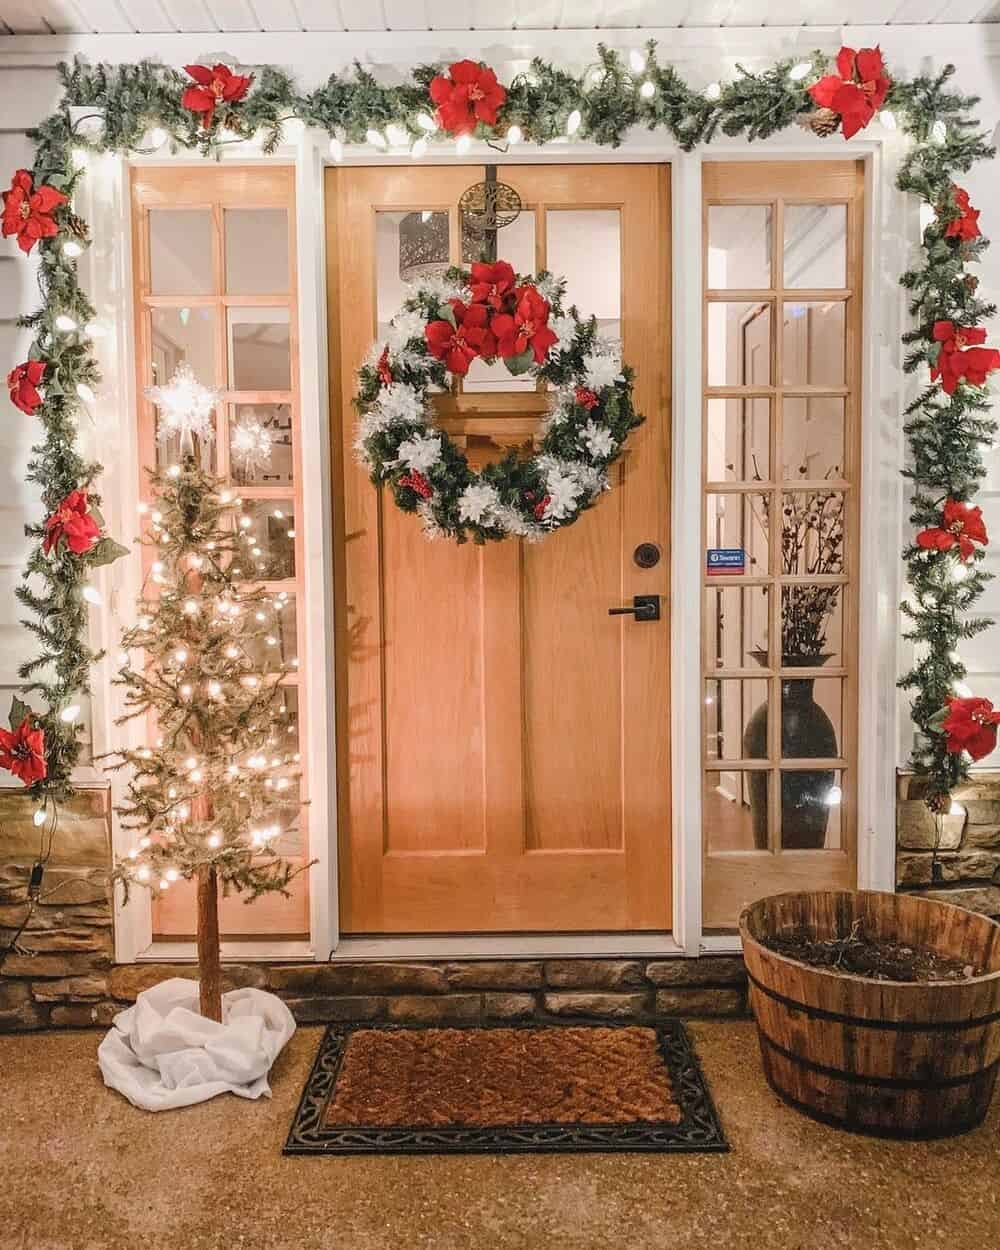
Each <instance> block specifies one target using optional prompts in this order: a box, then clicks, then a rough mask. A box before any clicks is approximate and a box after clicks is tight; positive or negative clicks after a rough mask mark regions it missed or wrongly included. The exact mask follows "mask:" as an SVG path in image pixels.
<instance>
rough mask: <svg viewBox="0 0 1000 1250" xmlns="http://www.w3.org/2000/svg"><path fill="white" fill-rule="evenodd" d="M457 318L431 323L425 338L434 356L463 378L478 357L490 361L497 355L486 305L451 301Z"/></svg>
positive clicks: (457, 300) (425, 328) (426, 327)
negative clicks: (452, 321)
mask: <svg viewBox="0 0 1000 1250" xmlns="http://www.w3.org/2000/svg"><path fill="white" fill-rule="evenodd" d="M449 303H450V304H451V309H452V312H453V313H454V315H455V324H454V325H452V324H451V322H450V321H443V320H442V321H431V322H429V323H428V324H427V325H426V326H425V327H424V337H425V338H426V339H427V346H428V347H429V348H430V352H431V355H432V356H436V357H437V359H438V360H443V361H444V363H445V367H446V368H447V369H449V370H450V371H451V372H452V373H457V374H460V375H464V374H466V373H468V371H469V365H470V364H472V362H473V361H474V360H475V358H476V357H477V356H483V357H485V358H486V359H487V360H489V359H491V358H492V357H493V356H495V355H496V351H497V348H496V340H495V338H494V337H493V333H492V331H491V330H490V326H489V310H488V309H487V308H486V306H485V304H463V303H462V301H461V300H460V299H453V300H449Z"/></svg>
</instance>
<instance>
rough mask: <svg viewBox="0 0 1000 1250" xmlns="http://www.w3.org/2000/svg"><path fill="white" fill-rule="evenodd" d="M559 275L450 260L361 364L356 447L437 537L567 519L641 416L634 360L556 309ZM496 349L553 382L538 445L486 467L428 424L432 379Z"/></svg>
mask: <svg viewBox="0 0 1000 1250" xmlns="http://www.w3.org/2000/svg"><path fill="white" fill-rule="evenodd" d="M564 291H565V282H564V281H563V280H562V279H559V278H554V277H553V276H552V275H551V274H548V273H541V274H538V275H537V276H535V277H530V278H526V277H522V276H520V275H518V274H516V273H515V272H514V269H513V267H512V266H511V265H510V264H509V263H508V262H507V261H505V260H498V261H495V262H494V263H492V264H487V263H476V264H473V266H472V268H471V271H466V270H463V269H458V268H454V269H449V270H448V272H447V273H446V274H445V276H444V277H443V278H440V279H437V278H432V279H427V280H425V281H423V282H420V283H416V284H414V285H413V287H411V290H410V294H409V295H408V296H407V298H406V299H405V301H404V303H403V306H402V308H401V309H400V311H399V312H398V313H396V315H395V316H394V317H393V318H392V320H391V322H390V325H389V332H388V334H387V335H386V337H385V340H384V341H380V342H377V343H376V344H375V345H374V347H373V348H372V350H371V352H370V353H369V356H368V359H367V361H366V362H365V363H364V364H363V365H362V367H361V369H360V371H359V373H358V384H359V386H358V394H357V397H356V400H355V402H356V405H357V408H358V411H359V412H360V414H361V416H360V421H359V425H358V440H357V450H358V455H359V457H360V459H361V460H362V462H363V463H364V464H365V465H366V466H367V467H368V468H369V469H370V471H371V476H372V481H373V482H375V483H376V484H377V485H379V484H382V483H388V484H389V486H390V487H391V488H392V493H393V495H394V497H395V499H396V503H397V504H398V505H399V507H400V508H402V509H403V510H404V511H405V512H414V511H415V512H417V513H419V515H420V517H421V519H422V521H423V524H424V529H425V530H426V532H427V533H428V535H429V536H431V537H439V536H444V535H447V536H449V537H452V538H455V539H457V541H458V542H465V541H466V540H467V539H468V538H472V540H473V541H474V542H477V543H483V542H487V541H489V540H492V539H502V538H507V537H508V536H509V535H514V536H516V537H518V538H526V539H528V540H537V539H539V538H542V537H543V536H544V535H545V534H548V533H550V532H551V531H552V530H555V529H559V528H561V527H562V526H564V525H571V524H572V523H573V522H574V521H575V520H576V519H577V517H578V516H579V515H580V513H581V512H583V511H584V510H585V509H587V508H589V507H590V506H591V505H592V504H593V503H594V501H595V500H596V499H597V498H598V497H599V496H600V495H601V493H602V492H603V491H605V490H607V489H608V488H609V482H608V466H609V465H610V464H612V463H613V461H615V460H616V459H617V458H618V457H619V456H620V455H621V451H622V447H623V445H624V442H625V439H626V438H627V436H628V433H629V430H631V429H633V428H634V427H635V426H637V425H639V424H640V422H641V421H642V418H641V417H640V416H638V415H637V414H636V412H635V409H634V408H633V407H632V373H631V370H629V369H628V368H627V367H624V366H623V365H622V364H621V361H620V360H619V358H618V353H617V350H616V348H615V346H614V345H613V344H611V343H608V342H606V341H604V340H602V339H601V338H600V337H599V335H598V333H597V322H596V320H595V319H594V318H593V317H592V318H590V320H589V321H584V320H581V318H580V316H579V314H578V312H577V310H576V309H575V308H569V309H568V310H567V311H566V312H564V311H563V295H564ZM476 359H480V360H483V361H485V362H487V363H488V364H492V363H494V362H495V361H497V360H502V361H503V363H504V365H506V367H507V370H508V371H509V372H510V373H511V374H513V375H514V376H517V375H519V374H529V375H531V376H534V377H536V378H540V379H543V380H544V381H545V382H547V383H548V384H549V385H550V387H551V390H550V403H549V411H548V414H547V416H546V417H545V419H544V421H543V425H542V432H541V433H542V438H541V444H540V447H539V450H538V451H537V452H536V454H534V455H532V456H530V457H528V458H526V459H519V458H518V456H517V455H516V453H514V452H510V453H508V455H507V456H506V457H505V458H504V459H503V460H501V461H500V462H499V463H495V464H488V465H486V466H485V467H484V468H483V469H482V470H481V471H480V472H478V473H477V472H476V471H475V470H473V469H472V468H470V467H469V463H468V461H467V459H466V457H465V454H464V452H462V451H461V450H460V449H459V447H458V446H456V444H455V443H454V442H453V441H452V440H451V439H450V438H449V436H448V435H447V433H445V432H444V431H443V430H440V429H438V428H436V427H435V425H434V423H433V420H432V415H431V399H430V390H431V387H438V388H442V387H446V386H447V385H448V380H449V377H451V378H455V377H464V375H465V374H466V373H467V372H468V370H469V366H470V364H471V363H472V362H473V361H474V360H476Z"/></svg>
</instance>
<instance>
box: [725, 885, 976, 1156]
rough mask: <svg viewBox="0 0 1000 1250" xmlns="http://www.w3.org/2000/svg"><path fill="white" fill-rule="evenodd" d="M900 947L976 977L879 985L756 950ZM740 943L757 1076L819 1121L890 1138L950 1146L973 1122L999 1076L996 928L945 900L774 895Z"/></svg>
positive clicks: (747, 919)
mask: <svg viewBox="0 0 1000 1250" xmlns="http://www.w3.org/2000/svg"><path fill="white" fill-rule="evenodd" d="M859 919H860V920H861V922H862V925H863V931H864V932H865V933H866V934H867V935H868V936H869V937H871V938H872V939H875V940H878V939H882V940H886V941H897V942H904V943H906V944H907V945H912V946H915V947H923V948H926V949H930V950H933V951H936V952H937V953H939V954H941V955H947V956H950V957H952V958H957V959H961V960H962V961H963V962H965V963H969V964H973V965H974V966H975V967H976V968H979V969H982V970H983V971H982V974H981V975H977V976H974V977H971V978H969V979H968V980H965V981H925V982H909V981H878V980H875V979H873V978H869V977H863V976H852V975H848V974H844V973H840V972H837V971H835V970H832V969H827V968H815V967H811V966H810V965H808V964H805V963H802V962H800V961H799V960H796V959H790V958H788V957H786V956H784V955H780V954H778V953H776V952H775V951H772V950H769V949H768V948H767V947H766V946H763V945H761V941H760V939H761V938H763V937H775V936H778V935H780V934H785V935H791V934H793V933H796V932H802V931H803V930H805V931H806V932H807V933H809V934H810V936H814V937H817V938H820V939H827V938H843V937H846V936H847V935H848V934H850V932H851V929H852V926H853V925H854V923H855V921H856V920H859ZM740 935H741V937H742V939H743V953H744V957H745V959H746V966H747V973H748V975H749V979H750V1002H751V1006H752V1007H753V1012H754V1017H755V1019H756V1021H757V1033H758V1036H759V1039H760V1049H761V1055H762V1058H763V1062H764V1073H765V1075H766V1077H767V1080H768V1083H769V1084H770V1086H771V1088H772V1089H773V1090H774V1091H775V1093H777V1094H778V1095H780V1097H782V1098H783V1099H784V1100H785V1101H786V1102H788V1103H790V1104H791V1105H792V1106H794V1107H797V1108H798V1109H799V1110H801V1111H804V1112H806V1113H807V1114H808V1115H811V1116H813V1117H814V1118H815V1119H818V1120H822V1121H824V1122H825V1123H828V1124H833V1125H837V1126H838V1127H842V1128H846V1129H852V1130H855V1131H859V1132H865V1133H872V1134H875V1135H878V1136H884V1137H912V1138H929V1137H946V1136H950V1135H952V1134H954V1133H962V1132H965V1131H966V1130H967V1129H970V1128H974V1127H975V1126H976V1125H977V1124H980V1123H981V1122H982V1120H983V1118H984V1117H985V1115H986V1112H987V1110H988V1109H989V1105H990V1099H991V1097H992V1095H993V1087H994V1085H995V1083H996V1079H997V1071H998V1065H1000V925H998V924H996V923H994V922H993V921H992V920H989V919H987V917H985V916H980V915H977V914H976V913H975V912H970V911H966V910H965V909H964V908H961V907H952V906H951V905H949V904H947V903H937V902H932V901H930V900H928V899H922V898H916V897H914V896H912V895H905V894H903V895H897V894H886V893H881V892H877V891H854V892H850V891H832V890H831V891H815V892H810V893H793V894H776V895H772V896H771V897H770V898H763V899H760V900H759V901H758V902H756V903H753V904H751V905H750V906H749V907H747V908H746V909H745V910H744V912H743V914H742V916H741V917H740Z"/></svg>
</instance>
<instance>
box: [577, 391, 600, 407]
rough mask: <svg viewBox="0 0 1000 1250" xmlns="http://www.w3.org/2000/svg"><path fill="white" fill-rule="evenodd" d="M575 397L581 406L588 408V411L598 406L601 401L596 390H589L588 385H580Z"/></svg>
mask: <svg viewBox="0 0 1000 1250" xmlns="http://www.w3.org/2000/svg"><path fill="white" fill-rule="evenodd" d="M573 398H574V399H575V400H576V402H577V403H578V404H579V406H580V407H581V408H586V409H587V411H588V412H589V411H590V410H591V408H596V407H597V405H598V402H599V401H598V398H597V396H596V395H595V394H594V392H593V391H591V390H588V389H587V387H585V386H578V387H577V388H576V391H575V393H574V395H573Z"/></svg>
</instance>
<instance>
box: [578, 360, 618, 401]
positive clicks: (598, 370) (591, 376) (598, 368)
mask: <svg viewBox="0 0 1000 1250" xmlns="http://www.w3.org/2000/svg"><path fill="white" fill-rule="evenodd" d="M583 380H584V384H585V385H586V386H587V387H589V389H590V390H592V391H594V392H600V391H603V390H604V389H605V388H606V387H608V386H613V385H614V384H615V383H616V382H623V381H624V380H625V379H624V377H623V376H622V362H621V360H620V359H619V358H618V357H617V356H609V355H605V354H604V353H603V352H592V353H591V355H589V356H585V357H584V360H583Z"/></svg>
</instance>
